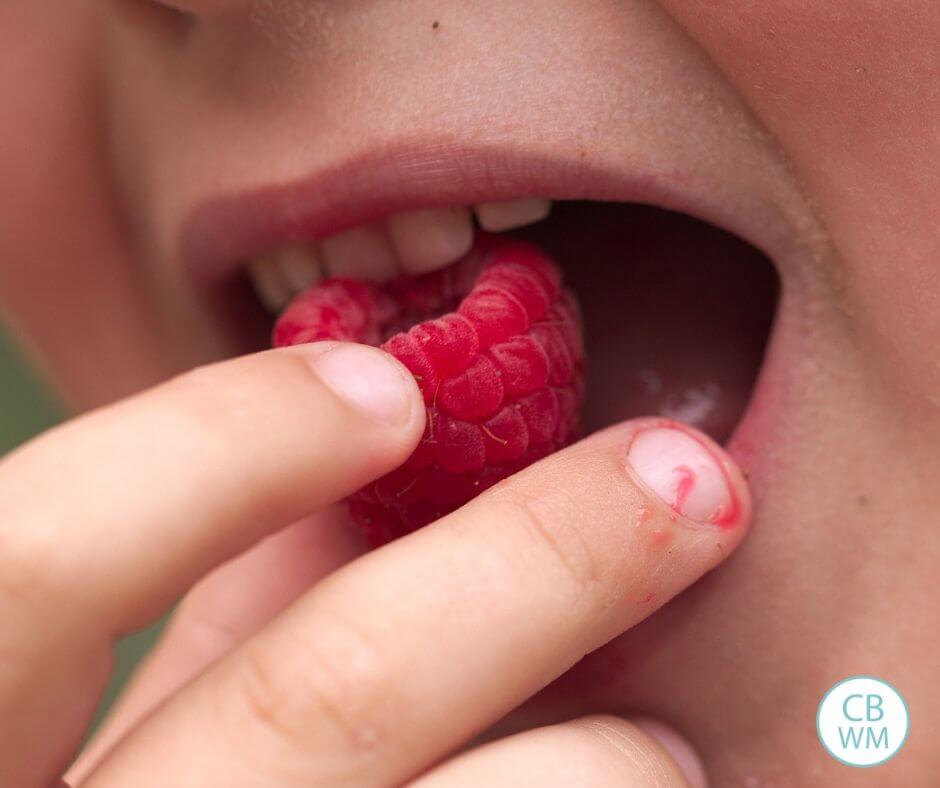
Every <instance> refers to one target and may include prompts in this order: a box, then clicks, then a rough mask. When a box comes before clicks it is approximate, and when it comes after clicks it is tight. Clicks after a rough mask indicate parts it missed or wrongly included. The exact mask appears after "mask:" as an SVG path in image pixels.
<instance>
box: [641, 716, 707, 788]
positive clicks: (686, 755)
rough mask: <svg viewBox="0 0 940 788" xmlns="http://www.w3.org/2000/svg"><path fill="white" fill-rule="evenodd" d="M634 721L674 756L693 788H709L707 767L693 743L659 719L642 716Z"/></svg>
mask: <svg viewBox="0 0 940 788" xmlns="http://www.w3.org/2000/svg"><path fill="white" fill-rule="evenodd" d="M633 723H634V724H635V725H636V726H637V727H638V728H641V729H642V730H644V731H645V732H646V733H648V734H649V735H650V736H652V737H653V738H654V739H656V741H658V742H659V743H660V744H661V745H662V747H663V749H664V750H665V751H666V752H668V753H669V755H671V756H672V759H673V760H674V761H675V762H676V765H677V766H678V767H679V768H680V769H681V770H682V774H683V775H685V779H686V780H687V781H688V783H689V785H690V786H691V788H707V785H708V779H707V777H706V776H705V767H704V766H702V761H701V760H700V759H699V757H698V755H697V754H696V752H695V750H694V749H693V748H692V745H691V744H689V743H688V742H687V741H686V740H685V739H683V738H682V737H681V736H680V735H679V734H678V733H676V732H675V731H674V730H673V729H672V728H670V727H668V726H666V725H663V723H661V722H659V720H652V719H647V718H642V719H637V720H633Z"/></svg>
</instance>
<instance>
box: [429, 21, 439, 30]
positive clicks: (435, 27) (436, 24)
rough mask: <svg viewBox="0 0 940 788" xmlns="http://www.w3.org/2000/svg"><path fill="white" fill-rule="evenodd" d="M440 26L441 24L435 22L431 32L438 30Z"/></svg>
mask: <svg viewBox="0 0 940 788" xmlns="http://www.w3.org/2000/svg"><path fill="white" fill-rule="evenodd" d="M440 26H441V23H440V22H436V21H435V22H434V24H432V25H431V30H437V29H438V28H439V27H440Z"/></svg>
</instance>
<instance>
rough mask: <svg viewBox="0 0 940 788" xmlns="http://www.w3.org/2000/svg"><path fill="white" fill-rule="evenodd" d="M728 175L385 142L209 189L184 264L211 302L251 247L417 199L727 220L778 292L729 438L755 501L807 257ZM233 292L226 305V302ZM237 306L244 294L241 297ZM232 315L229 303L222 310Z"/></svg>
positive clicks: (303, 236)
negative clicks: (603, 205) (605, 204)
mask: <svg viewBox="0 0 940 788" xmlns="http://www.w3.org/2000/svg"><path fill="white" fill-rule="evenodd" d="M723 186H724V185H723V184H720V183H716V182H714V181H713V180H710V179H709V178H708V177H707V176H706V175H704V174H700V173H697V172H688V171H678V170H676V171H663V170H660V171H655V170H654V169H652V168H650V167H629V166H624V167H622V168H601V167H598V166H596V165H593V164H588V163H586V162H585V161H584V157H583V156H582V155H581V154H580V153H579V154H578V155H575V156H573V157H572V156H569V157H563V156H556V157H535V156H532V155H528V154H526V153H523V152H519V151H515V150H512V149H505V148H496V147H487V146H477V147H468V146H466V145H456V144H450V143H445V142H439V143H435V144H430V143H422V144H415V143H413V142H409V143H402V144H392V145H388V146H386V147H384V148H383V149H381V150H372V151H368V152H366V153H362V154H360V155H357V156H355V157H352V158H350V159H348V160H346V161H344V162H341V163H338V164H334V165H332V166H329V167H323V168H321V169H319V170H317V171H314V172H313V173H311V174H309V175H307V176H306V177H304V178H301V179H298V180H296V181H293V182H289V183H284V184H274V185H268V186H262V187H258V188H254V189H249V190H246V191H243V192H241V193H236V194H228V195H222V196H218V197H213V198H210V199H208V200H206V201H204V202H202V203H201V204H199V205H197V207H196V208H195V210H193V211H192V212H191V213H190V214H189V215H188V216H187V218H186V219H185V221H184V222H183V223H182V226H181V232H180V234H179V260H180V263H181V265H182V267H183V274H184V277H185V278H186V279H188V280H189V281H190V282H191V283H192V284H193V286H195V288H196V289H197V290H198V291H201V293H202V295H203V300H204V301H205V303H206V304H207V305H208V306H209V307H210V308H211V309H213V310H214V311H217V312H219V311H225V310H224V309H223V310H218V309H217V308H216V307H218V305H219V302H220V301H225V299H224V298H222V299H220V298H219V291H220V286H221V285H222V284H223V283H225V282H230V281H231V277H232V275H233V274H234V273H235V272H237V271H238V270H240V269H241V268H242V266H243V265H244V261H245V260H246V259H250V258H251V257H253V256H255V255H258V254H260V253H263V252H264V251H267V250H269V249H271V248H276V246H277V245H279V244H284V243H288V242H304V241H310V240H316V239H319V238H323V237H328V236H330V235H332V234H335V233H338V232H342V231H343V230H346V229H349V228H351V227H355V226H359V225H363V224H368V223H370V222H374V221H378V220H380V219H383V218H385V217H387V216H389V215H391V214H393V213H395V212H398V211H404V210H409V209H417V208H431V207H443V206H453V205H469V204H474V203H478V202H493V201H499V200H507V199H513V198H516V197H522V196H542V197H548V198H551V199H553V200H593V201H611V202H635V203H643V204H648V205H653V206H656V207H660V208H664V209H667V210H672V211H678V212H682V213H685V214H688V215H690V216H692V217H694V218H696V219H700V220H703V221H706V222H708V223H710V224H713V225H715V226H717V227H719V228H721V229H722V230H725V231H727V232H730V233H732V234H734V235H737V236H738V237H740V238H742V239H743V240H745V241H747V242H748V243H749V244H751V245H752V246H754V247H756V248H757V249H759V250H760V251H761V252H763V253H764V254H765V255H767V257H768V258H770V259H771V260H772V261H773V262H774V264H775V266H776V268H777V271H778V274H779V276H780V280H781V293H780V302H779V303H778V307H777V315H776V318H775V321H774V326H773V329H772V331H771V335H770V337H769V341H768V346H767V349H766V354H765V358H764V361H763V364H762V366H761V369H760V372H759V374H758V378H757V380H756V382H755V385H754V389H753V391H752V394H751V400H750V402H749V403H748V405H747V407H746V408H745V410H744V412H743V413H742V415H741V418H740V420H739V422H738V424H737V426H736V428H735V430H734V432H733V434H732V435H731V436H730V438H729V439H728V441H727V442H726V449H727V450H728V452H729V453H730V454H731V455H732V456H733V457H734V459H735V460H736V461H737V462H738V463H739V464H740V465H741V467H743V468H746V469H747V471H748V476H749V478H750V484H751V489H752V495H753V498H754V502H755V505H757V504H758V503H759V500H760V497H761V489H762V487H763V484H762V480H763V479H765V478H767V477H768V469H767V467H766V464H765V462H764V460H765V459H766V458H767V457H768V456H770V455H772V451H771V450H770V449H771V447H772V444H773V442H774V439H775V436H777V435H779V429H780V427H781V425H782V424H784V423H785V417H784V416H783V415H782V411H783V410H785V407H786V398H787V397H786V392H787V390H788V385H787V381H788V380H789V379H790V377H791V371H792V370H793V369H794V368H795V366H796V363H795V362H796V360H797V359H798V358H799V357H800V356H801V354H802V353H803V349H802V339H801V337H802V331H801V330H800V325H801V324H802V323H801V318H800V313H801V310H800V308H799V307H800V304H801V303H804V302H806V301H807V300H809V299H807V298H806V295H807V293H808V292H809V289H810V288H809V278H808V277H807V276H806V274H807V271H808V268H809V266H808V265H807V261H806V259H804V258H806V257H807V252H806V249H805V245H804V244H801V242H800V231H799V228H798V226H797V222H796V220H794V219H793V218H792V215H791V212H788V211H787V210H786V207H785V206H782V205H778V204H776V203H774V202H772V201H770V200H767V199H761V198H760V197H759V196H755V195H753V194H747V195H738V197H739V198H740V200H735V199H730V200H729V199H727V198H728V194H727V190H726V189H725V188H723ZM232 306H233V305H232V304H231V303H229V304H228V307H227V308H228V309H229V310H231V309H232ZM242 306H244V305H242ZM229 315H231V311H229Z"/></svg>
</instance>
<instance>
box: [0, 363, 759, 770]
mask: <svg viewBox="0 0 940 788" xmlns="http://www.w3.org/2000/svg"><path fill="white" fill-rule="evenodd" d="M423 412H424V411H423V407H422V405H421V400H420V397H419V395H418V392H417V388H416V386H415V384H414V381H413V380H412V379H411V378H410V376H408V375H407V373H405V372H404V370H403V369H402V368H400V367H399V366H398V365H397V363H395V362H392V361H390V360H389V359H388V357H386V356H384V354H382V353H381V352H379V351H377V350H374V349H369V348H364V347H360V346H349V345H339V346H334V345H308V346H298V347H295V348H291V349H289V350H281V351H273V352H268V353H262V354H258V355H255V356H251V357H246V358H242V359H238V360H235V361H231V362H226V363H223V364H219V365H216V366H213V367H209V368H206V369H202V370H200V371H197V372H195V373H191V374H189V375H186V376H183V377H181V378H179V379H177V380H175V381H173V382H171V383H169V384H166V385H164V386H161V387H159V388H157V389H155V390H153V391H151V392H148V393H145V394H143V395H140V396H138V397H135V398H133V399H131V400H129V401H127V402H124V403H121V404H119V405H116V406H113V407H110V408H108V409H105V410H103V411H100V412H98V413H95V414H92V415H90V416H88V417H85V418H82V419H78V420H76V421H74V422H72V423H71V424H68V425H66V426H65V427H63V428H61V429H59V430H56V431H54V432H52V433H50V434H48V435H46V436H45V437H43V438H41V439H39V440H37V441H35V442H34V443H33V444H31V445H29V446H27V447H26V448H24V449H23V450H21V451H20V452H18V453H16V454H14V455H12V456H11V457H10V458H9V459H8V460H7V461H6V462H4V463H3V465H2V466H0V539H2V540H3V543H4V549H3V550H2V551H0V561H2V566H0V608H2V611H0V616H2V621H3V628H2V630H0V655H2V661H0V720H2V721H3V726H2V735H0V764H2V766H0V776H2V780H0V782H2V784H3V785H11V786H12V785H16V786H34V785H35V786H44V785H48V784H51V783H52V782H54V781H55V779H56V777H57V776H58V775H59V774H61V773H62V771H63V770H64V769H65V768H66V767H67V765H68V763H69V761H70V759H71V758H72V756H73V754H74V752H75V749H76V748H77V747H78V745H79V743H80V741H81V738H82V736H83V735H84V733H85V726H86V725H87V724H88V721H89V718H90V716H91V714H92V712H93V710H94V707H95V705H96V703H97V700H98V697H99V694H100V692H101V690H102V687H103V686H104V683H105V680H106V677H107V673H108V669H109V666H110V654H111V647H112V645H113V642H114V640H115V639H116V638H117V637H119V636H120V635H121V634H123V633H126V632H128V631H130V630H134V629H137V628H140V627H142V626H144V625H146V624H147V623H148V622H150V621H152V620H154V619H155V618H156V617H157V616H159V615H160V614H161V613H162V612H164V611H165V610H166V609H167V608H169V607H170V606H171V605H172V604H173V602H174V601H175V600H176V599H178V598H179V597H180V596H181V595H182V594H184V593H185V592H186V591H187V590H188V589H189V588H190V587H191V586H193V584H194V583H195V582H196V581H197V580H199V578H201V577H202V576H203V575H205V574H206V573H207V572H209V571H210V570H211V569H213V568H214V567H216V566H218V565H220V564H222V563H223V562H224V561H226V560H227V559H229V558H232V557H233V556H235V555H238V554H239V553H242V552H243V551H245V550H246V549H248V548H249V547H251V546H252V545H253V544H255V543H257V542H259V541H260V540H261V539H263V538H264V537H265V536H267V535H269V534H272V533H274V532H275V531H277V530H279V529H281V528H283V527H284V526H285V525H286V524H288V523H291V522H294V521H297V520H298V519H300V518H302V517H303V516H305V515H306V514H307V513H309V512H311V511H313V510H316V509H319V508H322V507H324V506H325V505H327V504H329V503H331V502H333V501H337V500H339V499H341V498H343V497H344V496H346V495H347V494H348V493H350V492H352V491H353V490H355V489H357V488H358V487H360V486H362V485H363V484H365V483H367V482H368V481H369V480H370V479H372V478H376V477H378V476H380V475H381V474H383V473H385V472H387V471H388V470H390V469H391V468H393V467H395V466H396V465H397V464H400V463H401V462H402V461H403V460H404V459H405V458H406V457H407V456H408V454H409V453H410V452H411V450H412V449H413V447H414V446H415V444H416V443H417V441H418V440H419V438H420V435H421V432H422V428H423ZM641 479H642V481H643V482H645V484H643V483H640V481H639V480H641ZM655 491H659V495H657V492H655ZM660 496H661V497H660ZM749 515H750V510H749V503H748V496H747V491H746V489H745V487H744V483H743V481H742V479H741V477H740V475H739V474H738V472H737V470H736V469H735V468H734V467H733V466H732V465H731V463H730V460H728V459H727V458H726V456H725V455H724V453H723V452H722V451H721V450H720V449H719V448H717V447H716V446H714V444H712V443H711V442H708V441H707V440H706V439H702V438H701V437H700V436H698V435H697V434H694V433H691V432H689V431H686V430H685V429H684V428H681V427H679V426H677V425H674V424H666V423H661V422H658V421H653V420H645V421H637V422H630V423H627V424H624V425H620V426H617V427H613V428H611V429H609V430H606V431H604V432H602V433H600V434H598V435H595V436H593V437H591V438H588V439H587V440H585V441H583V442H582V443H580V444H578V445H575V446H573V447H571V448H570V449H567V450H565V451H563V452H560V453H558V454H556V455H554V456H552V457H549V458H548V459H546V460H544V461H542V462H540V463H538V464H537V465H535V466H533V467H532V468H530V469H528V470H526V471H524V472H522V473H520V474H518V475H517V476H515V477H514V478H512V479H510V480H508V481H507V482H506V483H504V484H502V485H499V486H497V487H496V488H494V489H492V490H490V491H488V492H487V493H484V494H483V495H481V496H480V497H478V498H477V499H476V500H474V501H473V502H471V503H470V504H468V505H467V506H465V507H464V508H463V509H461V510H459V511H457V512H456V513H454V514H453V515H451V516H449V517H447V518H445V519H444V520H442V521H440V522H439V523H437V524H435V525H433V526H430V527H429V528H427V529H424V530H422V531H419V532H418V533H416V534H414V535H412V536H410V537H408V538H406V539H403V540H401V541H399V542H397V543H394V544H392V545H390V546H388V547H386V548H383V549H381V550H379V551H377V552H375V553H372V554H370V555H368V556H365V557H363V558H360V559H359V560H357V561H354V562H353V563H351V564H350V565H348V566H347V567H345V568H344V569H341V570H340V571H338V572H336V573H335V574H333V575H332V576H330V577H329V578H328V579H326V580H323V581H322V582H320V583H318V584H317V585H315V586H314V587H312V588H310V589H309V590H307V591H305V592H304V593H303V594H302V595H301V596H300V598H299V599H297V601H296V602H295V603H294V604H293V605H292V606H291V607H289V608H288V609H287V610H286V611H285V612H282V613H280V614H278V615H275V612H274V610H273V606H272V605H271V604H270V602H269V601H268V602H266V601H265V600H261V599H258V600H255V599H253V598H252V594H251V592H250V587H248V588H247V589H246V586H245V584H246V583H249V582H251V581H250V580H249V578H248V577H247V575H248V574H249V573H248V572H244V573H243V576H242V577H241V578H240V581H239V582H240V586H238V585H230V586H229V588H230V591H231V593H233V594H234V593H236V592H240V594H239V599H240V604H239V606H237V607H236V609H235V610H232V609H231V608H232V605H231V604H230V605H229V607H228V608H226V605H225V602H226V601H229V600H226V599H220V607H221V608H222V609H223V610H226V615H227V616H228V619H227V620H225V621H223V622H222V623H219V624H218V631H219V632H225V633H229V634H230V636H231V639H232V640H233V641H235V643H234V645H233V646H232V647H231V648H230V647H229V646H230V644H229V642H227V641H226V640H225V639H224V638H223V639H219V638H216V641H215V645H214V646H213V647H211V648H210V649H209V650H210V651H211V650H212V649H213V648H214V649H215V654H214V656H217V657H218V658H217V659H216V660H215V661H213V662H212V663H211V664H209V665H208V667H205V669H204V670H203V671H202V672H200V673H198V675H196V676H195V677H194V678H192V680H191V681H187V679H188V678H189V677H190V675H191V674H192V673H193V671H194V670H196V669H198V668H200V667H202V666H203V665H204V664H205V662H206V660H205V658H204V657H201V658H198V657H194V656H192V655H189V654H187V652H186V649H185V648H181V647H176V648H174V647H172V643H173V642H176V643H177V644H181V643H188V644H189V645H190V647H191V645H192V642H193V640H192V638H191V637H190V638H188V639H187V637H186V634H185V633H186V629H187V627H193V626H198V625H199V622H198V621H194V620H193V617H192V616H191V615H190V614H189V612H188V611H191V610H192V607H191V606H187V604H186V602H184V603H183V605H182V607H181V609H180V611H179V613H178V614H177V618H176V620H175V621H174V623H173V624H172V625H171V627H170V631H169V635H168V645H165V646H163V647H161V649H160V650H159V651H158V652H157V655H156V656H155V657H154V658H153V659H152V661H151V663H150V664H149V665H148V666H147V667H146V668H145V669H144V671H143V673H142V675H141V677H140V678H139V679H138V681H137V683H136V685H135V687H134V688H133V689H132V690H131V693H130V694H131V697H130V698H129V699H128V700H127V702H126V703H125V705H124V709H125V712H124V713H123V714H122V713H121V712H120V711H119V712H118V715H117V716H116V718H115V720H114V722H113V725H112V727H111V729H110V731H109V733H108V736H109V741H110V742H114V743H115V744H114V746H113V747H112V748H111V749H110V751H108V752H106V753H105V752H102V751H101V750H102V748H98V749H97V750H95V751H94V752H93V755H92V756H91V757H89V758H88V759H86V760H85V761H84V762H83V763H82V764H80V766H79V768H78V770H76V771H75V772H74V774H75V779H79V778H84V779H86V780H87V782H83V783H82V784H83V785H85V784H87V785H93V786H128V785H133V786H145V785H160V786H167V785H173V786H182V785H198V786H211V785H220V786H221V785H224V786H232V785H238V786H252V785H258V786H272V785H285V786H286V785H289V786H294V785H313V784H316V785H322V784H342V785H356V786H366V785H391V784H396V783H401V782H402V781H406V780H409V779H412V778H415V777H416V776H417V775H419V774H424V776H423V777H422V778H421V779H419V782H418V784H421V785H424V786H453V785H504V784H505V785H510V784H512V785H515V784H520V783H526V782H531V783H533V784H538V785H570V784H572V779H573V778H574V777H576V778H577V782H578V783H579V784H588V785H598V786H600V785H606V784H611V785H613V784H631V785H634V784H635V785H654V784H655V785H657V786H666V785H683V784H686V783H685V780H686V778H684V777H683V776H682V773H681V771H680V770H679V768H678V767H677V765H676V762H675V761H673V760H672V758H671V757H670V756H669V755H667V753H666V751H665V750H664V749H663V748H662V747H661V746H660V745H659V744H657V743H656V742H655V740H654V739H652V738H651V737H649V736H648V735H646V734H644V733H643V732H641V731H640V730H639V729H638V728H637V727H636V726H635V725H633V724H630V723H628V722H625V721H622V720H619V719H615V718H611V717H603V718H599V717H594V718H588V719H582V720H579V721H574V722H567V723H563V724H560V725H557V726H554V727H548V728H540V729H538V730H535V731H530V732H526V733H521V734H519V735H517V736H515V737H512V738H509V739H504V740H502V741H500V742H497V743H495V744H490V745H485V746H481V747H479V748H477V749H473V750H470V751H469V752H464V753H463V754H460V755H456V756H454V753H455V751H456V750H457V749H459V748H460V747H462V746H463V745H465V744H466V743H467V742H468V741H470V740H471V739H472V738H473V737H474V736H476V735H477V734H478V733H480V732H481V731H483V730H485V729H486V728H488V727H489V726H491V725H493V724H494V723H495V722H497V721H498V720H499V719H500V718H502V717H504V716H505V715H507V714H508V713H509V712H511V711H512V710H513V709H514V708H515V707H516V706H518V705H519V704H521V703H522V702H523V701H524V700H525V699H527V698H528V697H530V696H531V695H533V694H534V693H536V692H537V691H538V690H540V689H541V688H543V687H544V686H545V685H546V684H548V683H549V682H551V681H552V680H553V679H555V678H557V677H558V676H560V675H561V674H562V673H564V672H565V671H566V670H567V669H568V668H570V667H571V666H572V665H573V664H574V663H575V662H577V661H578V660H579V659H580V658H581V657H582V656H583V655H584V654H586V653H588V652H590V651H593V650H594V649H596V648H598V647H599V646H601V645H602V644H604V643H606V642H607V641H609V640H610V639H611V638H613V637H615V636H616V635H617V634H619V633H621V632H623V631H624V630H625V629H628V628H629V627H631V626H633V625H634V624H636V623H638V622H639V621H641V620H642V619H643V618H645V617H646V616H648V615H649V614H650V613H652V612H653V611H654V610H655V609H657V608H658V607H659V606H660V605H661V604H663V603H665V602H666V601H667V600H669V599H670V598H671V597H672V596H673V595H675V594H676V593H678V592H679V591H681V590H682V589H683V588H685V587H686V586H687V585H689V584H690V583H692V582H693V581H694V580H696V579H697V578H698V577H700V576H701V575H702V574H703V573H704V572H706V571H708V570H709V569H711V568H712V567H713V566H715V565H716V564H717V563H719V562H720V561H721V560H722V558H723V557H724V556H726V555H728V554H729V553H730V552H731V551H732V550H733V549H734V547H735V546H736V545H737V544H738V542H739V541H740V540H741V538H742V536H743V534H744V530H745V529H744V526H746V524H747V521H748V519H749ZM693 519H694V520H698V521H699V522H697V523H696V522H693ZM315 538H316V539H317V540H322V542H323V544H327V543H328V542H329V540H330V538H331V536H330V533H329V532H326V531H324V532H323V533H321V534H319V535H318V536H317V537H315ZM334 541H335V539H334ZM325 549H327V548H324V550H325ZM318 550H319V548H318V547H316V546H311V547H310V554H309V562H310V565H311V566H313V565H316V564H317V563H318V562H319V563H320V564H323V563H324V558H323V556H322V555H317V551H318ZM285 558H286V557H285V556H282V560H285ZM307 558H308V556H306V555H303V554H301V555H299V556H298V555H297V554H296V552H295V554H294V555H293V557H292V559H293V561H294V562H296V563H300V564H305V563H306V561H307ZM267 579H270V576H269V577H268V578H267ZM209 582H211V579H210V581H209ZM229 582H230V583H231V577H230V578H229ZM255 582H256V583H257V585H258V586H259V587H260V586H261V585H263V583H259V582H258V581H257V580H255ZM285 583H288V581H287V580H286V579H285ZM246 590H247V592H246ZM266 608H267V609H268V612H267V613H266V614H259V610H264V609H266ZM259 616H260V618H265V617H268V616H270V617H271V620H270V621H269V622H268V623H267V624H266V626H264V627H263V628H262V629H260V631H256V630H257V629H258V625H259V621H258V620H257V619H258V618H259ZM202 631H203V634H204V633H205V628H204V621H203V630H202ZM200 659H201V661H200ZM134 696H136V697H137V699H138V702H137V711H136V712H135V713H128V712H127V711H126V709H128V708H133V707H134V701H135V698H134ZM140 698H147V699H148V700H147V701H146V702H145V703H143V704H142V703H141V702H140V700H139V699H140ZM158 703H159V704H160V705H156V704H158ZM151 704H153V705H155V706H156V707H155V710H153V711H152V713H150V714H149V715H148V716H144V715H143V711H144V710H145V707H147V706H150V705H151ZM118 734H121V735H123V738H120V739H119V738H118ZM449 756H454V757H451V758H450V759H449V760H447V758H448V757H449ZM92 760H95V761H96V763H94V764H92V763H91V761H92ZM442 761H443V762H442ZM92 766H94V769H95V770H94V772H93V773H91V768H92ZM428 770H430V771H428ZM90 773H91V776H87V775H89V774H90ZM690 779H693V780H694V779H695V778H694V777H693V778H690Z"/></svg>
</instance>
